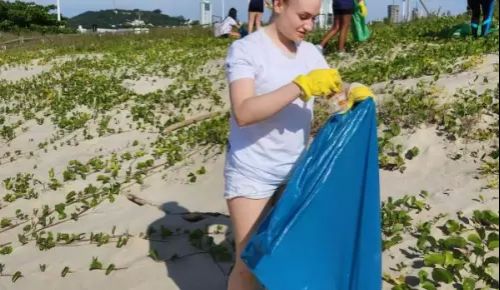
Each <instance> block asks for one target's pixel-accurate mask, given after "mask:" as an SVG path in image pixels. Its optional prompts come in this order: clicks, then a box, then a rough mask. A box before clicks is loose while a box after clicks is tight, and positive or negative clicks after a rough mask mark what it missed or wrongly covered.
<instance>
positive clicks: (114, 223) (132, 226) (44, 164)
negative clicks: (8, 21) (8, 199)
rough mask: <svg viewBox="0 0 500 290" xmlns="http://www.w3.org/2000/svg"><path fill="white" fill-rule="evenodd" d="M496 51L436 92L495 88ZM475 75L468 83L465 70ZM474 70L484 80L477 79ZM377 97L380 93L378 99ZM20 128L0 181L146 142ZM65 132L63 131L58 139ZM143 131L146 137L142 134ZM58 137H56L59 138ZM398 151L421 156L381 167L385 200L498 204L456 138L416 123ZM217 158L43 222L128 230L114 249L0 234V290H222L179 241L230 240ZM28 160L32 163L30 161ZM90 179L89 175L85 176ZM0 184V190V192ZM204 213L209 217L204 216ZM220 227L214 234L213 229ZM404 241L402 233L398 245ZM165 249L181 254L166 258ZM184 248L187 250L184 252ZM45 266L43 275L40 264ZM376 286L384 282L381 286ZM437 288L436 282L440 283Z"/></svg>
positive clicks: (205, 258)
mask: <svg viewBox="0 0 500 290" xmlns="http://www.w3.org/2000/svg"><path fill="white" fill-rule="evenodd" d="M495 64H496V65H498V55H488V56H485V60H484V63H483V64H481V65H480V66H478V67H475V68H473V69H471V70H469V71H467V72H463V73H459V74H454V75H443V76H441V78H440V79H439V80H438V81H437V85H438V86H439V87H441V88H442V89H443V94H442V96H443V98H444V99H446V98H450V96H452V95H453V93H454V92H455V91H456V90H457V89H459V88H474V89H476V90H478V91H484V90H485V89H487V88H495V86H496V85H497V83H498V72H495ZM49 69H50V64H49V65H43V66H37V65H34V66H30V67H28V68H27V69H25V68H24V67H14V68H9V69H6V70H0V78H1V79H6V80H9V81H18V80H20V79H23V78H30V77H33V76H35V75H37V74H39V73H42V72H45V71H48V70H49ZM476 75H479V76H480V78H479V79H478V80H476V81H474V79H475V76H476ZM483 76H487V77H488V78H490V79H491V81H490V82H489V83H483V82H482V79H483ZM422 79H423V80H430V79H431V78H421V79H411V80H405V81H397V82H396V84H398V85H400V86H402V87H403V88H405V87H411V86H414V85H415V84H416V83H417V82H418V81H419V80H422ZM169 84H170V81H169V80H168V79H162V78H158V77H154V76H144V77H143V78H141V79H140V80H139V81H126V82H125V83H124V86H126V87H128V88H130V89H133V90H135V91H136V92H138V93H141V94H146V93H149V92H153V91H156V90H159V89H165V88H166V87H168V85H169ZM385 85H386V84H384V83H382V84H376V85H375V86H374V88H375V90H376V91H383V88H384V87H385ZM223 94H224V100H225V101H226V102H227V101H228V95H227V94H228V92H227V89H226V90H225V91H223ZM386 97H387V96H383V95H381V98H380V100H381V101H382V100H383V99H384V98H386ZM118 120H121V121H120V122H126V120H124V119H123V118H122V119H120V118H118ZM28 127H29V128H28V130H27V131H26V132H23V133H22V134H21V135H20V136H19V137H18V138H16V139H14V140H13V141H12V142H11V143H10V144H8V145H7V144H6V143H5V142H3V143H0V156H2V155H4V154H5V152H8V151H13V150H15V149H20V150H22V151H23V152H29V151H34V152H35V153H34V155H33V156H32V157H30V156H22V157H21V158H18V159H17V160H15V161H14V162H8V159H5V158H4V159H1V164H0V180H4V179H5V178H8V177H11V176H14V175H15V174H16V173H17V172H31V173H33V174H35V175H36V176H37V177H38V178H40V179H42V180H47V179H48V176H47V172H48V171H49V170H50V169H51V168H53V169H54V170H55V172H56V174H57V175H60V173H61V172H62V170H64V168H65V167H66V166H67V163H68V162H69V161H70V160H74V159H77V160H81V161H86V160H88V159H90V158H92V157H94V156H96V155H100V154H102V155H105V156H109V154H111V153H112V152H117V153H122V152H125V151H127V150H131V149H132V148H133V146H132V143H133V141H134V140H141V144H146V143H148V142H149V141H148V140H154V136H155V134H154V133H148V132H138V131H134V130H132V131H130V132H124V133H121V134H115V135H110V136H106V137H100V138H95V139H93V140H82V141H80V142H79V145H78V146H71V145H69V146H62V147H60V148H59V149H58V150H57V151H55V150H49V152H48V153H44V152H41V151H40V150H38V151H37V148H36V147H37V144H38V143H39V142H40V141H42V140H44V139H46V138H48V137H50V136H51V135H52V134H53V133H54V128H53V126H52V125H51V124H45V125H42V126H35V124H34V123H33V124H29V126H28ZM66 138H68V139H71V136H69V137H66ZM148 138H149V139H148ZM30 140H32V141H30ZM66 140H67V139H63V140H61V142H65V141H66ZM399 141H400V142H401V144H404V146H405V148H411V147H413V146H418V147H419V148H420V151H421V154H420V155H419V156H418V157H416V158H415V159H414V160H412V161H408V162H407V167H408V168H407V170H406V172H405V173H404V174H402V173H400V172H387V171H381V186H382V188H381V192H382V198H383V199H384V200H385V199H386V198H387V197H389V196H393V197H401V196H403V195H405V194H417V193H419V192H420V191H421V190H426V191H428V192H429V193H430V197H429V200H428V203H429V204H430V205H431V206H432V209H431V210H430V211H429V212H426V213H424V215H422V218H425V217H433V216H435V215H437V214H439V213H449V214H451V215H453V214H455V213H456V212H457V211H463V212H464V213H466V214H467V213H471V212H472V211H473V210H475V209H491V210H494V211H498V207H499V206H498V191H497V190H494V189H490V190H484V189H482V188H483V187H484V186H485V184H486V181H485V180H484V179H475V178H474V177H475V176H476V175H477V168H478V164H477V163H476V162H475V159H474V158H472V157H470V156H469V155H467V154H464V156H465V157H464V158H462V159H460V160H458V161H454V160H451V159H450V158H449V155H450V154H452V153H454V152H463V148H464V144H460V142H455V143H451V142H449V141H446V140H444V139H443V138H442V137H440V136H438V135H437V134H436V130H435V128H433V127H422V128H419V129H417V130H416V131H415V132H414V133H412V134H409V135H404V136H402V137H399ZM481 146H485V144H469V145H468V147H467V148H468V150H472V149H473V148H476V147H477V148H480V147H481ZM223 165H224V155H223V154H218V155H209V156H208V157H207V156H204V154H195V155H193V156H191V157H190V158H188V160H187V161H185V162H183V163H182V164H181V165H180V166H176V167H175V168H173V169H169V170H167V171H160V172H158V173H155V174H153V175H152V176H150V177H148V178H146V179H145V182H144V184H143V185H134V186H131V187H129V188H127V189H126V190H124V191H123V192H122V194H121V195H120V196H119V197H118V198H117V200H116V201H115V202H114V203H109V202H105V203H103V204H102V205H100V206H98V207H97V208H96V209H94V210H91V211H89V212H88V213H86V214H85V215H84V216H83V217H81V218H80V219H79V220H78V221H77V222H73V221H72V222H67V223H64V224H61V225H59V226H56V227H54V228H52V229H51V230H52V231H54V232H78V233H80V232H81V233H88V234H89V233H91V232H94V233H95V232H101V231H102V232H107V233H110V232H111V231H112V229H113V228H115V229H116V230H115V232H116V233H117V234H122V233H128V234H130V235H132V236H133V237H131V238H130V240H129V242H128V244H127V245H126V246H125V247H122V248H117V247H116V246H115V245H114V244H108V245H104V246H101V247H98V246H96V245H95V244H93V245H91V244H88V243H82V244H79V245H72V246H57V247H55V248H53V249H50V250H48V251H40V250H38V249H37V248H36V247H35V245H34V243H30V244H28V245H26V246H21V245H20V244H19V243H18V242H17V233H18V231H17V230H12V231H7V232H5V233H0V244H3V243H5V242H13V245H14V248H15V249H14V252H13V254H11V255H6V256H0V262H1V263H2V264H5V265H6V268H5V269H4V273H10V274H12V273H13V272H14V271H17V270H20V271H22V273H23V275H24V276H25V277H23V278H21V279H19V280H18V281H17V282H16V283H12V282H11V281H10V279H9V278H6V277H4V278H1V279H0V289H2V290H3V289H12V290H18V289H23V290H32V289H33V290H35V289H47V290H63V289H64V290H67V289H72V290H80V289H82V290H83V289H112V290H113V289H131V290H132V289H134V290H135V289H137V290H142V289H144V290H149V289H155V290H175V289H181V290H200V289H207V290H223V289H225V283H226V279H227V274H228V272H229V269H230V266H231V264H230V263H217V262H215V261H214V260H213V259H212V258H211V256H210V255H209V254H207V253H199V254H196V253H198V252H200V251H199V250H198V249H196V248H194V247H192V246H191V245H190V244H189V239H188V236H187V235H186V234H182V232H183V231H184V230H188V229H189V230H192V229H209V231H210V232H212V233H213V235H212V236H213V237H214V240H215V242H216V243H221V242H223V241H226V242H227V241H230V240H231V231H230V228H229V225H230V221H229V218H228V216H227V215H228V212H227V207H226V203H225V200H224V199H223V197H222V194H223V177H222V170H223ZM35 166H36V168H35ZM201 166H205V167H206V169H207V174H205V175H201V176H199V178H198V180H197V182H196V183H189V182H188V180H187V175H188V174H189V173H190V172H193V171H195V170H197V169H199V168H200V167H201ZM92 178H95V176H94V177H90V180H92ZM84 185H85V182H81V181H80V182H73V183H69V184H68V185H67V186H66V187H65V188H64V191H58V192H53V191H47V192H43V193H41V196H40V198H39V199H37V200H18V201H17V202H16V203H15V206H7V207H6V208H3V209H1V210H0V217H11V216H14V215H15V210H16V209H17V208H20V209H22V210H23V211H29V210H30V209H32V208H35V207H40V206H41V205H42V204H55V203H57V202H61V201H63V200H64V194H63V193H62V192H67V191H68V190H71V189H79V188H82V186H84ZM479 193H482V194H483V195H484V196H486V200H485V201H484V202H482V203H481V202H475V201H473V199H475V198H477V197H478V194H479ZM3 194H4V191H3V188H0V196H3ZM128 194H133V195H135V196H138V197H140V198H142V199H143V200H145V201H147V204H146V205H142V206H140V205H138V204H136V203H133V202H131V201H130V200H129V199H127V195H128ZM190 212H201V213H205V214H201V215H200V217H201V220H199V221H196V222H189V221H187V220H186V219H184V218H183V217H185V214H186V213H190ZM208 213H213V214H208ZM150 226H153V227H156V228H158V227H160V226H165V227H167V228H169V229H173V230H174V229H180V234H179V235H176V236H174V237H171V238H169V239H168V241H167V242H154V241H149V240H146V239H144V238H143V237H141V235H142V233H145V232H147V229H148V227H150ZM217 226H220V229H221V231H220V232H218V231H217ZM410 242H411V238H410V237H408V240H407V241H406V242H405V244H403V245H402V246H404V245H406V244H408V243H410ZM152 249H153V250H155V251H156V252H157V253H158V255H159V258H160V260H162V261H159V262H157V261H154V260H153V259H151V258H150V257H148V253H149V252H150V250H152ZM173 255H178V256H181V257H182V256H185V255H188V256H187V257H184V258H181V259H178V260H175V261H170V260H169V259H170V258H171V257H172V256H173ZM189 255H191V256H189ZM93 257H98V258H99V260H100V261H101V262H103V263H104V264H105V265H106V266H107V265H108V264H110V263H113V264H115V265H116V267H117V268H125V269H122V270H119V271H115V272H112V273H111V274H110V275H109V276H106V275H105V274H104V272H103V271H89V270H88V269H89V265H90V263H91V261H92V258H93ZM405 259H406V258H405V257H404V256H403V255H402V254H401V253H400V252H399V248H395V249H392V250H391V251H388V252H387V253H385V255H384V271H388V272H390V270H389V269H390V268H391V267H393V266H394V265H396V264H398V263H400V262H402V261H405ZM42 264H45V265H46V270H45V272H41V270H40V265H42ZM65 266H68V267H69V268H70V269H71V272H72V273H70V274H68V275H67V276H66V277H65V278H63V277H61V271H62V270H63V268H64V267H65ZM385 289H390V288H389V286H388V285H385ZM443 289H444V288H443Z"/></svg>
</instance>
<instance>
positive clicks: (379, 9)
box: [23, 0, 466, 21]
mask: <svg viewBox="0 0 500 290" xmlns="http://www.w3.org/2000/svg"><path fill="white" fill-rule="evenodd" d="M379 1H383V4H382V5H381V4H379V3H375V2H379ZM413 1H414V4H415V3H417V0H413ZM23 2H34V3H36V4H40V5H51V4H56V0H31V1H23ZM211 2H212V3H213V15H214V16H219V17H220V16H221V15H223V16H225V15H226V14H227V11H228V10H229V8H231V7H234V8H236V9H237V10H238V11H239V15H240V17H239V18H240V20H242V21H245V20H246V18H247V17H248V16H247V6H248V2H247V0H232V1H231V0H225V1H224V9H222V7H223V5H222V2H223V0H211ZM401 2H402V1H396V0H376V1H375V0H371V1H370V0H368V1H367V5H368V9H369V11H370V13H369V16H368V21H376V20H383V19H384V18H385V17H387V6H388V5H391V4H400V5H401ZM424 2H429V1H424ZM139 3H140V4H139ZM426 5H427V6H428V8H429V10H431V11H438V10H440V11H441V12H446V11H450V12H451V13H452V14H453V15H456V14H460V13H463V12H465V9H466V1H460V3H457V1H456V0H436V1H432V2H431V3H426ZM199 6H200V2H199V1H198V0H185V1H176V0H163V1H161V0H142V1H140V2H139V1H134V0H104V1H103V0H88V1H85V2H84V3H78V2H76V3H75V2H74V0H73V1H72V0H67V1H65V0H61V11H62V15H63V16H64V17H67V18H72V17H74V16H77V15H80V14H82V13H85V12H89V11H94V12H96V11H101V10H112V9H120V10H134V9H139V10H143V11H153V10H156V9H160V10H161V11H162V14H166V15H169V16H172V17H178V16H182V17H184V18H185V19H189V20H200V7H199ZM412 6H414V5H412ZM419 6H420V5H419ZM420 7H421V6H420ZM223 11H225V13H224V14H223V13H222V12H223ZM269 16H270V11H269V10H268V9H266V12H265V15H264V19H268V17H269Z"/></svg>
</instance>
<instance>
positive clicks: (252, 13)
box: [248, 0, 272, 33]
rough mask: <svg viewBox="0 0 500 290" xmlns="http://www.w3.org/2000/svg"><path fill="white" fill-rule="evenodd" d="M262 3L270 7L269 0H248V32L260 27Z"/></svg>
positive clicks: (262, 10)
mask: <svg viewBox="0 0 500 290" xmlns="http://www.w3.org/2000/svg"><path fill="white" fill-rule="evenodd" d="M264 4H265V5H266V6H268V7H271V6H272V4H271V2H270V1H269V0H248V33H252V32H253V31H254V27H255V28H257V30H259V29H260V27H261V24H262V15H263V14H264Z"/></svg>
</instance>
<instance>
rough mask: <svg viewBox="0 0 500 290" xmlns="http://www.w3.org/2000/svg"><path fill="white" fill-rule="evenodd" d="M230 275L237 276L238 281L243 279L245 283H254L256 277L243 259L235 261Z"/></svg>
mask: <svg viewBox="0 0 500 290" xmlns="http://www.w3.org/2000/svg"><path fill="white" fill-rule="evenodd" d="M231 275H232V276H234V277H235V278H238V279H239V280H240V281H245V282H247V283H256V282H257V279H256V278H255V276H254V274H253V273H252V271H250V269H248V267H247V266H246V265H245V264H244V263H243V261H241V260H240V261H236V264H235V265H234V268H233V271H232V272H231Z"/></svg>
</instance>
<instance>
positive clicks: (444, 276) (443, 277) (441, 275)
mask: <svg viewBox="0 0 500 290" xmlns="http://www.w3.org/2000/svg"><path fill="white" fill-rule="evenodd" d="M432 278H433V279H434V281H436V282H443V283H445V284H450V283H451V282H453V275H452V274H451V273H450V271H448V270H445V269H441V268H435V269H434V270H433V271H432Z"/></svg>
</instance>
